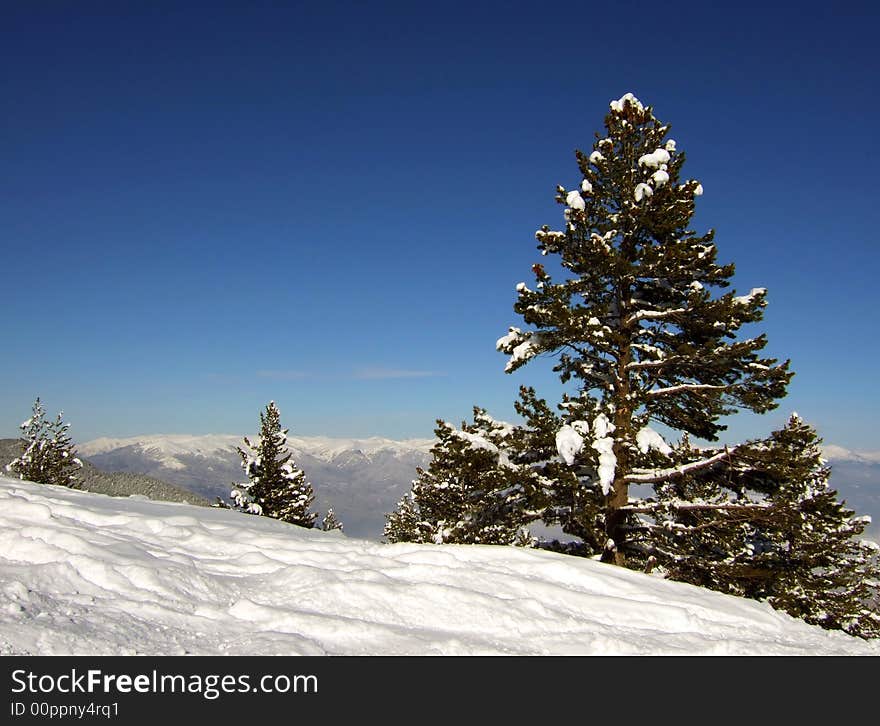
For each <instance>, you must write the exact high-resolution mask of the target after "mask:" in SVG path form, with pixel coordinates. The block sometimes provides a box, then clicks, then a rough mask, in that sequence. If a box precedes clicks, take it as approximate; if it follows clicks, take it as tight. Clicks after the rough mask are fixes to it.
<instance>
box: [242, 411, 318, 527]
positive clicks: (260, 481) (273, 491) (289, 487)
mask: <svg viewBox="0 0 880 726" xmlns="http://www.w3.org/2000/svg"><path fill="white" fill-rule="evenodd" d="M287 432H288V429H282V428H281V412H280V411H279V410H278V407H277V406H276V405H275V402H274V401H270V402H269V404H268V405H267V406H266V410H265V411H264V412H260V438H259V441H258V442H257V443H256V444H252V443H251V442H250V441H249V440H248V438H247V437H245V438H244V445H245V448H242V447H238V454H239V456H240V457H241V466H242V469H244V472H245V474H246V475H247V478H248V481H247V482H245V483H243V484H237V485H235V488H234V489H233V490H232V492H231V494H230V497H231V499H232V502H233V506H234V508H235V509H239V510H242V511H245V512H249V513H250V514H262V515H263V516H266V517H273V518H275V519H280V520H282V521H283V522H289V523H290V524H296V525H299V526H300V527H307V528H312V527H314V526H315V518H316V517H317V516H318V515H317V514H316V513H313V512H310V511H309V509H310V508H311V506H312V502H313V501H314V498H315V495H314V492H313V491H312V485H311V484H309V482H308V481H306V476H305V473H304V472H303V471H302V470H300V469H298V468H297V467H296V464H295V463H294V461H293V459H292V458H291V454H290V452H289V451H287Z"/></svg>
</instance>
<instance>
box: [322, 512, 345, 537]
mask: <svg viewBox="0 0 880 726" xmlns="http://www.w3.org/2000/svg"><path fill="white" fill-rule="evenodd" d="M321 529H322V530H324V531H325V532H330V531H332V530H334V529H338V530H339V531H340V532H342V531H343V526H342V522H340V521H339V520H338V519H337V518H336V513H335V512H334V511H333V507H330V508H329V509H328V510H327V514H326V515H324V519H323V520H322V522H321Z"/></svg>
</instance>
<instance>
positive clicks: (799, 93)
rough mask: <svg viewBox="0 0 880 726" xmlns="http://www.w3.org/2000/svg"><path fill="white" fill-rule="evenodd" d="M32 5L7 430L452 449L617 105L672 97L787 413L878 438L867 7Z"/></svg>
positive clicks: (493, 400)
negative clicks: (442, 436) (255, 435)
mask: <svg viewBox="0 0 880 726" xmlns="http://www.w3.org/2000/svg"><path fill="white" fill-rule="evenodd" d="M712 5H713V4H712V3H682V4H676V3H672V4H662V5H658V4H652V5H651V6H649V7H647V8H646V7H645V6H643V5H642V4H627V3H613V4H610V5H609V4H603V5H592V4H591V3H578V4H571V5H568V6H566V5H565V4H562V5H559V4H557V5H547V4H546V3H524V4H517V3H479V2H476V3H475V2H470V3H461V4H459V3H435V4H432V5H431V6H430V7H423V4H421V3H400V4H395V3H380V2H377V3H362V4H360V3H359V4H356V3H338V4H334V3H328V2H313V3H261V2H248V3H245V2H241V3H227V4H222V5H218V4H216V3H212V4H211V5H210V7H208V6H207V5H200V4H196V3H180V2H174V3H171V2H168V3H156V2H153V3H139V2H126V3H110V2H107V3H94V2H83V3H26V2H20V3H10V4H6V5H4V17H3V22H2V23H0V67H2V69H3V71H2V74H0V92H2V96H3V99H4V107H3V112H2V115H0V158H2V160H3V174H2V175H0V219H2V228H0V244H2V247H3V250H2V252H3V256H2V259H3V261H4V267H5V274H4V275H3V285H2V296H3V310H4V314H3V316H2V319H0V320H2V322H0V332H2V335H3V338H2V339H3V341H4V342H5V345H4V346H3V348H4V350H3V355H2V356H0V381H2V384H0V411H2V412H3V416H2V417H0V419H2V420H0V435H2V436H14V435H16V434H17V424H18V422H19V421H21V420H22V419H23V418H25V417H26V415H27V414H28V412H29V410H30V405H31V402H32V401H33V399H34V397H35V396H37V395H39V396H41V397H42V398H43V400H44V402H45V404H46V406H47V408H48V409H49V411H50V412H52V413H54V412H55V411H57V410H58V409H61V408H63V409H64V411H65V419H66V420H68V421H70V422H71V424H72V428H71V433H72V434H73V436H74V438H75V439H76V440H80V441H84V440H87V439H90V438H94V437H96V436H101V435H109V436H128V435H135V434H141V433H175V432H187V433H212V432H213V433H221V432H226V433H241V432H247V431H252V430H254V429H255V428H256V426H257V420H258V412H259V410H260V409H261V408H262V407H263V406H264V405H265V403H266V402H267V401H268V400H270V399H274V400H276V401H278V403H279V406H280V407H281V411H282V415H283V419H282V420H283V422H284V423H285V425H287V426H290V427H291V428H292V429H293V431H294V432H295V433H298V434H303V435H307V434H326V435H341V436H367V435H382V436H389V437H407V436H430V435H431V431H432V429H433V426H434V419H435V418H438V417H442V418H446V419H451V420H453V421H460V420H461V419H462V418H466V417H469V415H470V409H471V406H472V405H473V404H475V403H477V404H480V405H483V406H485V407H487V408H489V409H490V411H491V412H492V413H493V414H494V415H496V417H499V418H511V417H512V416H513V409H512V401H513V399H514V398H515V393H516V390H517V388H518V386H519V385H520V384H533V385H536V386H537V387H538V388H539V391H540V392H541V393H544V394H545V395H547V397H548V398H554V397H555V396H556V394H557V391H558V389H557V386H556V385H555V384H554V382H553V379H552V378H551V377H550V376H549V375H548V373H547V369H548V367H549V366H548V365H543V367H542V364H541V363H539V364H538V365H537V366H536V367H535V368H534V369H532V366H527V367H526V368H525V369H523V370H521V371H519V372H517V373H515V374H513V375H505V374H504V373H503V368H504V363H505V357H504V356H503V355H502V354H500V353H498V352H496V351H495V350H494V342H495V340H496V339H497V338H498V337H500V336H501V335H503V334H504V333H505V332H506V330H507V327H508V325H510V324H515V323H516V322H517V319H516V317H515V315H514V313H513V309H512V306H513V302H514V299H515V293H514V287H515V285H516V283H517V282H518V281H520V280H527V279H530V272H529V268H530V266H531V264H532V262H535V261H537V260H538V253H537V251H536V250H535V241H534V231H535V229H537V228H538V227H540V226H541V225H542V224H550V225H551V226H556V225H559V224H560V219H561V209H560V208H559V207H558V206H557V205H556V204H555V202H554V200H553V198H554V190H555V187H556V185H557V184H560V183H561V184H565V185H569V186H573V185H574V184H575V183H576V182H577V181H578V176H577V168H576V166H575V163H574V156H573V151H574V149H575V148H589V147H590V145H591V143H592V139H593V132H594V131H596V130H599V129H600V128H601V125H602V118H603V116H604V114H605V112H606V110H607V106H608V102H609V101H610V100H611V99H614V98H618V97H620V96H621V95H622V94H623V93H625V92H627V91H632V92H634V93H635V94H636V95H637V96H638V97H639V98H640V99H641V100H642V101H644V102H645V103H649V104H651V105H653V106H654V109H655V112H656V114H657V115H658V117H659V118H661V119H662V120H664V121H666V122H669V123H671V124H672V126H673V133H672V136H673V137H674V138H675V139H676V140H677V141H678V145H679V148H680V149H683V150H684V151H686V153H687V154H688V162H687V164H686V166H685V170H686V172H687V174H688V176H692V177H696V178H698V179H700V180H701V182H702V183H703V186H704V188H705V190H706V192H705V195H704V196H703V197H702V198H701V200H700V205H699V213H698V216H697V219H696V228H697V229H700V230H701V229H704V228H706V227H714V228H716V230H717V236H716V242H717V244H718V248H719V258H720V259H721V260H723V261H733V262H735V263H736V265H737V275H736V287H737V289H740V290H744V291H747V290H749V289H750V288H752V287H757V286H764V287H767V288H768V290H769V306H768V309H767V314H766V319H765V324H764V325H763V329H764V330H766V332H767V333H768V335H769V338H770V346H769V350H770V352H771V353H772V354H774V355H778V356H780V357H790V358H791V359H792V366H793V368H794V370H795V371H796V372H797V375H796V377H795V379H794V381H793V383H792V386H791V388H790V394H789V396H788V398H787V399H786V400H784V401H783V402H782V405H781V407H780V409H779V411H778V412H775V413H773V414H770V415H768V416H765V417H763V419H760V420H755V418H754V417H744V418H743V419H742V420H740V421H739V422H731V432H730V433H731V436H732V437H733V438H736V437H737V436H742V435H754V434H757V433H760V432H762V431H764V430H767V429H768V428H770V427H771V426H776V425H778V424H780V423H781V421H782V420H783V419H784V417H785V415H786V414H787V413H788V412H790V411H791V410H797V411H798V412H799V413H800V414H801V415H802V416H804V417H805V418H807V419H808V420H810V421H811V422H813V423H815V424H816V425H817V426H818V428H819V431H820V433H821V434H822V435H823V436H824V438H825V439H826V441H828V442H829V443H837V444H840V445H844V446H849V447H851V448H856V449H880V435H878V433H877V431H878V415H877V411H878V410H880V395H878V393H877V391H876V388H875V386H874V383H875V380H874V379H875V373H876V370H877V360H878V358H880V350H878V348H880V344H878V336H877V332H878V331H877V322H876V318H875V311H876V309H877V304H876V297H875V293H876V271H877V269H878V266H880V265H878V263H880V254H878V251H877V229H878V223H880V219H878V216H880V215H878V204H877V201H876V195H877V178H876V169H877V167H878V161H880V160H878V142H877V138H876V133H875V128H876V124H877V118H878V117H880V107H878V106H880V104H878V100H877V94H876V79H877V77H878V61H877V57H876V52H875V47H876V43H875V38H874V34H875V31H876V27H877V26H878V21H880V12H878V10H877V9H876V6H875V7H871V5H870V4H868V3H865V4H847V3H843V4H840V3H838V4H835V5H834V6H833V8H832V7H831V6H830V5H824V6H823V5H818V4H817V5H815V6H814V7H811V6H810V5H809V4H806V5H805V4H802V5H801V6H799V8H798V12H797V13H796V14H795V13H793V12H791V11H790V10H789V9H787V8H784V9H778V8H777V9H775V8H773V7H770V6H768V4H766V3H764V4H756V5H748V4H743V3H736V4H730V5H731V7H729V8H726V9H718V8H714V7H711V6H712Z"/></svg>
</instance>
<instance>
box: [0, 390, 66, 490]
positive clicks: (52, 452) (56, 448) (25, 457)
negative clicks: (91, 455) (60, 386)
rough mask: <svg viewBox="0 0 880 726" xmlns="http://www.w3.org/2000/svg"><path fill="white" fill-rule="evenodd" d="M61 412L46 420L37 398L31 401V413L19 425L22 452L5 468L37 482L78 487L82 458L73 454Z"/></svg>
mask: <svg viewBox="0 0 880 726" xmlns="http://www.w3.org/2000/svg"><path fill="white" fill-rule="evenodd" d="M62 413H63V412H59V413H58V416H57V417H56V418H55V421H47V420H46V412H45V410H44V409H43V404H42V403H41V402H40V399H39V398H37V400H36V401H34V406H33V412H32V414H31V417H30V418H29V419H28V420H27V421H25V422H23V423H22V424H21V425H20V426H19V428H20V429H21V431H22V437H21V440H20V444H21V455H20V456H18V457H17V458H16V459H14V460H13V461H11V462H10V463H9V464H7V465H6V471H8V472H10V473H13V474H16V475H17V476H18V478H19V479H26V480H28V481H33V482H37V483H40V484H59V485H61V486H66V487H70V488H71V489H79V488H81V485H82V482H81V481H80V479H79V472H80V469H82V462H81V461H80V460H79V459H78V458H77V456H76V448H75V447H74V445H73V442H72V441H71V439H70V436H69V435H68V433H67V430H68V429H69V428H70V424H66V423H64V422H63V421H62V419H61V416H62Z"/></svg>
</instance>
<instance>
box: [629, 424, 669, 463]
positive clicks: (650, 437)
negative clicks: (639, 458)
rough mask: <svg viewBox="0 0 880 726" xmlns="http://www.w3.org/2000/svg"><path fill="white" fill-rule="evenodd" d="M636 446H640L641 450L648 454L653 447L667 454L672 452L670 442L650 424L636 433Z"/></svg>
mask: <svg viewBox="0 0 880 726" xmlns="http://www.w3.org/2000/svg"><path fill="white" fill-rule="evenodd" d="M636 446H638V447H639V451H641V452H642V453H643V454H647V453H648V451H650V450H651V449H654V450H655V451H659V452H660V453H661V454H666V455H667V456H669V454H671V453H672V448H671V447H670V446H669V444H667V443H666V441H665V440H664V439H663V437H662V436H661V435H660V434H658V433H657V432H656V431H654V429H652V428H651V427H650V426H645V427H644V428H643V429H641V430H640V431H639V432H638V433H637V434H636Z"/></svg>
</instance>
